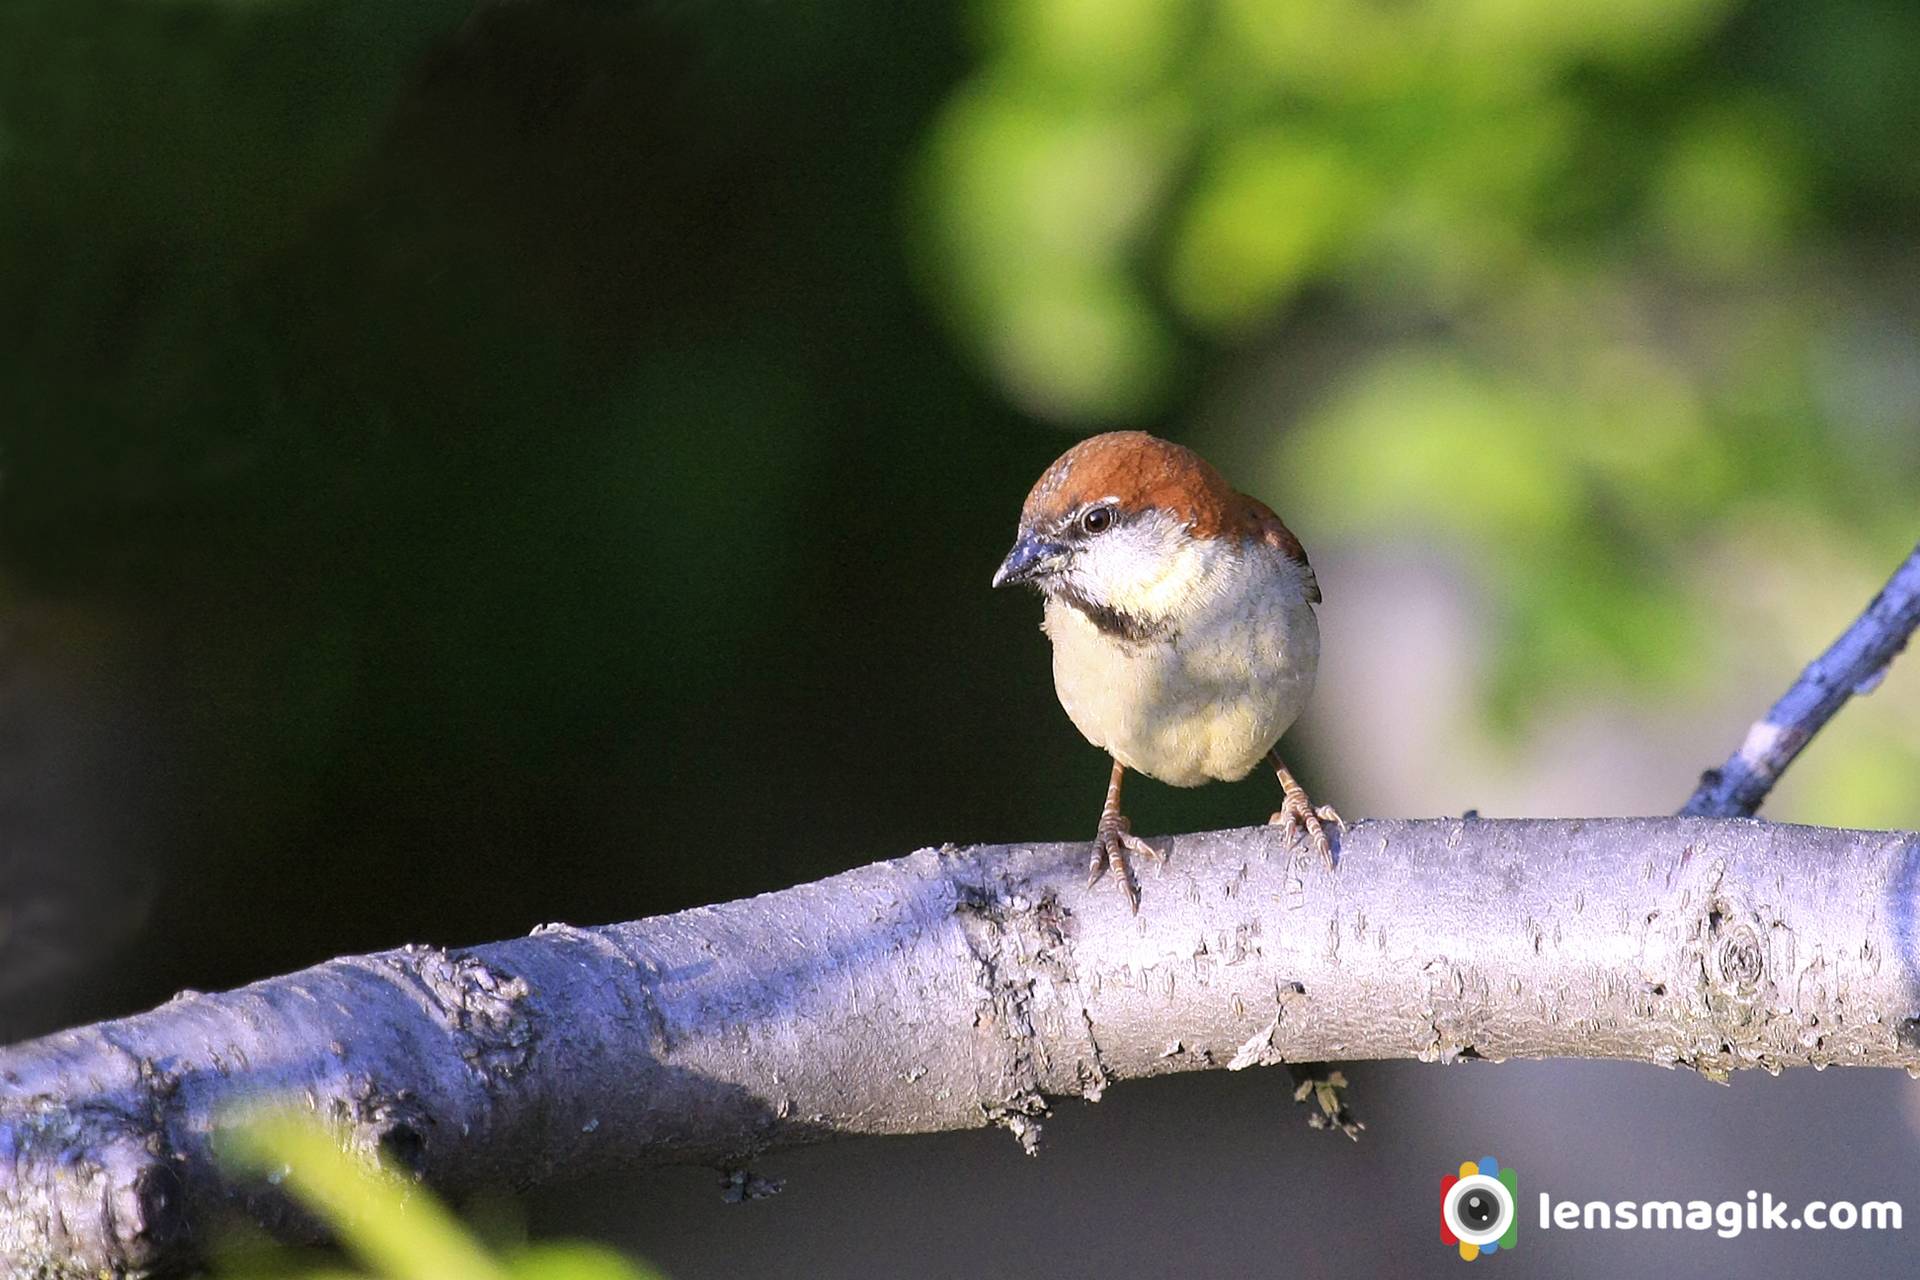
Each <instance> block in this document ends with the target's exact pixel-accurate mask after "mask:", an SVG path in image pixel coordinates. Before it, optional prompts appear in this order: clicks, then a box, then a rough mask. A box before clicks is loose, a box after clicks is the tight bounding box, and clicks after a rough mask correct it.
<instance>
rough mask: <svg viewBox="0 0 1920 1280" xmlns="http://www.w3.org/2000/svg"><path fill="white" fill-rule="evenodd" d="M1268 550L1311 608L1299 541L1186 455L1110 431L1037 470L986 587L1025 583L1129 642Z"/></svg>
mask: <svg viewBox="0 0 1920 1280" xmlns="http://www.w3.org/2000/svg"><path fill="white" fill-rule="evenodd" d="M1275 550H1278V551H1279V552H1280V553H1281V554H1282V556H1283V557H1287V556H1290V557H1292V558H1293V559H1296V560H1297V561H1298V565H1299V568H1300V570H1302V571H1303V572H1304V574H1305V578H1304V583H1305V585H1306V586H1307V587H1308V588H1309V589H1310V592H1311V594H1310V598H1312V599H1318V598H1319V594H1318V590H1317V588H1312V587H1311V584H1312V570H1310V569H1307V568H1306V557H1305V555H1304V554H1303V553H1302V552H1301V551H1300V544H1299V542H1298V541H1296V540H1295V539H1294V537H1293V535H1292V534H1291V533H1288V532H1287V531H1286V527H1285V526H1284V525H1282V524H1281V523H1280V521H1279V519H1278V517H1276V516H1275V515H1274V514H1273V512H1272V511H1271V510H1269V509H1268V508H1267V507H1266V506H1265V505H1264V504H1263V503H1261V502H1259V501H1258V500H1256V499H1253V498H1249V497H1247V496H1246V495H1245V494H1242V493H1240V492H1238V491H1236V490H1235V489H1234V488H1233V486H1232V485H1230V484H1228V483H1227V481H1226V479H1225V478H1224V477H1223V476H1222V475H1221V474H1220V473H1219V472H1218V471H1216V470H1214V468H1213V467H1212V466H1211V465H1210V464H1208V462H1207V461H1206V459H1204V458H1202V457H1201V456H1200V455H1199V454H1197V453H1195V452H1194V451H1193V450H1191V449H1187V448H1184V447H1182V446H1180V445H1177V444H1173V443H1170V442H1169V441H1166V440H1161V439H1158V438H1156V437H1154V436H1150V435H1148V434H1146V433H1145V432H1143V431H1114V432H1109V433H1107V434H1105V435H1098V436H1093V437H1091V438H1089V439H1086V440H1082V441H1081V442H1080V443H1079V444H1077V445H1075V446H1074V447H1073V448H1071V449H1069V450H1067V451H1066V452H1065V453H1064V454H1062V455H1061V456H1060V457H1059V458H1058V459H1057V460H1055V462H1054V463H1053V465H1052V466H1050V467H1048V468H1047V470H1046V472H1045V474H1043V475H1042V476H1041V477H1040V480H1039V483H1037V484H1035V485H1034V486H1033V491H1032V492H1031V493H1029V494H1028V495H1027V502H1026V506H1025V507H1023V508H1022V509H1021V512H1020V530H1019V534H1018V536H1017V537H1016V538H1015V540H1014V544H1013V549H1012V550H1011V551H1009V552H1008V553H1007V557H1006V559H1005V560H1004V561H1002V562H1001V564H1000V568H999V570H998V571H997V572H996V573H995V574H994V575H993V585H994V586H996V587H1003V586H1009V585H1012V584H1014V583H1026V584H1029V585H1031V586H1033V587H1036V588H1037V589H1039V590H1040V591H1042V592H1044V593H1046V594H1047V595H1049V596H1052V597H1055V598H1056V599H1059V600H1061V601H1063V602H1065V603H1067V604H1070V605H1072V606H1074V607H1075V608H1077V609H1079V610H1080V611H1081V612H1082V613H1084V614H1086V615H1087V616H1088V617H1089V618H1090V619H1092V620H1093V621H1094V623H1095V624H1096V625H1098V626H1100V628H1101V629H1102V630H1105V631H1108V632H1111V633H1114V634H1117V635H1121V636H1125V637H1127V638H1130V639H1141V638H1146V637H1149V636H1152V635H1154V634H1157V633H1164V632H1166V631H1170V630H1177V629H1178V628H1179V627H1180V626H1181V624H1182V622H1183V619H1184V617H1185V615H1187V614H1188V613H1189V612H1190V611H1192V610H1195V609H1198V608H1203V607H1204V606H1205V604H1206V603H1207V601H1208V600H1209V599H1211V598H1213V597H1215V596H1217V595H1219V594H1220V593H1221V592H1223V591H1224V590H1226V589H1227V575H1231V574H1232V573H1233V572H1234V571H1235V569H1236V567H1237V566H1238V565H1240V564H1242V563H1245V562H1246V561H1247V559H1248V557H1250V556H1252V557H1260V556H1264V555H1267V554H1268V553H1270V552H1272V551H1275Z"/></svg>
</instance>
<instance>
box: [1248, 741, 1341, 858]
mask: <svg viewBox="0 0 1920 1280" xmlns="http://www.w3.org/2000/svg"><path fill="white" fill-rule="evenodd" d="M1267 759H1269V760H1271V761H1273V771H1274V773H1275V775H1276V776H1278V777H1279V779H1280V793H1281V795H1282V796H1283V797H1285V798H1284V799H1283V800H1282V801H1281V803H1280V811H1279V812H1278V813H1276V814H1274V815H1273V817H1271V818H1269V819H1267V821H1268V822H1269V823H1270V824H1272V825H1275V826H1280V827H1284V828H1285V829H1286V832H1287V839H1288V842H1289V843H1291V842H1292V841H1293V840H1294V839H1295V838H1297V837H1298V836H1302V835H1304V836H1306V838H1307V843H1308V844H1310V845H1312V846H1313V851H1314V852H1315V853H1317V854H1319V855H1320V856H1321V857H1322V858H1323V859H1325V860H1326V864H1327V865H1328V866H1329V867H1331V866H1332V865H1333V842H1332V841H1331V840H1329V839H1327V829H1326V827H1325V826H1323V825H1322V824H1323V823H1327V822H1331V823H1332V824H1333V825H1334V826H1336V827H1338V828H1339V829H1340V830H1341V832H1342V833H1345V831H1346V829H1347V821H1346V819H1345V818H1342V817H1341V816H1340V815H1339V814H1338V813H1335V812H1334V809H1333V806H1332V805H1330V804H1323V805H1321V806H1320V807H1319V808H1317V809H1316V808H1314V805H1313V801H1311V800H1309V799H1307V789H1306V788H1305V787H1303V786H1301V785H1300V783H1299V781H1298V780H1296V779H1295V778H1294V776H1293V771H1292V770H1290V769H1288V768H1287V762H1286V761H1284V760H1282V759H1281V758H1280V752H1279V751H1278V750H1274V751H1270V752H1268V753H1267Z"/></svg>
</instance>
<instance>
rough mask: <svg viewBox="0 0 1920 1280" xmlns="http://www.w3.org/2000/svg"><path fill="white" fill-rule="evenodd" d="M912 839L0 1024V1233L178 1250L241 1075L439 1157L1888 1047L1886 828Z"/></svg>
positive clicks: (529, 1176)
mask: <svg viewBox="0 0 1920 1280" xmlns="http://www.w3.org/2000/svg"><path fill="white" fill-rule="evenodd" d="M1163 847H1164V848H1165V849H1166V850H1167V852H1168V853H1169V854H1170V855H1171V857H1170V861H1169V863H1168V864H1167V865H1166V866H1165V867H1159V866H1150V867H1148V868H1147V869H1146V870H1145V872H1144V874H1143V881H1144V883H1143V888H1144V891H1145V902H1144V905H1143V906H1142V909H1141V913H1140V915H1139V916H1137V917H1136V916H1134V915H1133V914H1132V913H1130V912H1129V911H1128V909H1127V904H1126V902H1125V900H1124V898H1123V897H1122V895H1121V894H1120V893H1119V892H1118V891H1116V890H1115V889H1114V888H1113V886H1112V885H1111V884H1103V885H1100V886H1096V887H1094V888H1093V889H1088V888H1087V887H1085V886H1084V885H1083V884H1082V876H1083V872H1082V868H1083V866H1084V864H1085V847H1084V846H1082V845H1012V846H990V847H983V848H976V849H969V850H964V851H956V850H953V849H951V848H949V849H942V850H938V851H935V850H923V851H921V852H919V853H915V854H912V855H911V856H909V857H906V858H902V859H899V860H897V861H893V862H883V863H878V864H875V865H873V866H868V867H862V868H859V869H857V870H854V871H849V872H847V873H846V874H844V875H839V876H835V877H833V878H831V879H828V880H823V881H820V882H818V883H815V884H807V885H800V886H798V887H796V888H792V889H787V890H784V891H782V892H779V893H771V894H766V895H763V896H761V897H758V898H751V899H747V900H744V901H740V902H732V903H727V904H725V905H722V906H715V907H702V908H699V909H697V910H693V911H686V912H681V913H680V914H678V915H672V916H664V917H660V918H656V919H652V920H642V921H637V922H633V923H628V924H617V925H610V926H607V927H604V928H595V929H580V928H573V927H569V926H547V927H543V928H541V929H538V930H536V931H535V932H534V934H533V935H532V936H531V937H527V938H522V939H518V940H514V941H510V942H501V943H496V944H493V945H489V946H482V947H475V948H471V949H466V950H459V951H445V950H441V949H438V948H430V947H410V948H405V949H402V950H399V951H392V952H386V953H383V954H379V955H372V956H362V957H350V958H344V959H339V960H333V961H330V962H328V963H326V964H322V965H319V966H316V967H314V968H312V969H308V970H306V971H304V972H301V973H296V974H292V975H289V976H287V977H282V978H275V979H271V980H269V981H266V982H260V983H256V984H254V985H252V986H249V987H245V988H242V989H241V990H238V991H234V992H230V993H227V994H223V995H201V994H187V995H184V996H182V997H180V998H177V999H175V1000H174V1001H172V1002H170V1003H169V1004H167V1005H165V1006H163V1007H161V1008H159V1009H156V1010H154V1011H152V1012H150V1013H145V1014H141V1015H139V1016H137V1017H132V1018H126V1019H122V1020H119V1021H115V1022H108V1023H102V1024H99V1025H96V1026H91V1027H85V1028H81V1029H78V1030H75V1031H69V1032H64V1033H61V1034H58V1035H54V1036H49V1037H46V1038H44V1039H41V1040H37V1041H32V1042H29V1043H26V1044H22V1045H18V1046H15V1047H13V1048H10V1049H4V1050H0V1270H4V1272H5V1274H7V1275H9V1276H15V1275H25V1276H80V1275H96V1274H100V1273H112V1274H140V1273H146V1272H149V1271H152V1270H156V1269H170V1268H173V1267H177V1266H179V1265H181V1264H184V1263H187V1262H190V1261H191V1260H192V1259H193V1257H194V1256H195V1255H194V1250H195V1244H196V1241H200V1240H204V1239H205V1237H206V1232H207V1228H208V1226H209V1224H210V1223H213V1222H215V1221H217V1219H218V1218H219V1217H220V1215H221V1214H223V1213H227V1212H234V1211H237V1212H243V1213H246V1214H248V1215H250V1216H252V1217H254V1218H256V1219H258V1220H260V1221H263V1222H265V1223H267V1224H268V1225H269V1226H273V1227H275V1228H277V1229H282V1230H285V1229H288V1227H289V1223H288V1221H287V1219H286V1216H285V1208H284V1206H283V1205H281V1204H280V1203H278V1202H277V1201H276V1200H275V1198H274V1197H273V1194H272V1193H271V1190H270V1189H269V1188H266V1187H264V1186H260V1185H249V1184H247V1183H245V1182H242V1181H237V1180H234V1179H232V1178H230V1177H229V1176H228V1175H227V1174H225V1173H223V1171H222V1169H221V1168H220V1167H219V1166H218V1164H217V1163H216V1161H215V1160H214V1159H213V1158H212V1156H211V1152H210V1144H211V1143H210V1135H211V1134H212V1133H213V1132H214V1130H215V1128H216V1125H217V1122H218V1119H219V1117H220V1116H221V1114H222V1113H223V1111H224V1110H225V1109H226V1108H228V1107H230V1106H232V1105H233V1104H235V1103H236V1102H238V1101H241V1100H244V1099H254V1098H259V1097H262V1096H271V1095H278V1096H284V1097H286V1098H290V1099H292V1100H294V1101H295V1102H296V1103H297V1104H298V1105H300V1106H303V1107H306V1108H309V1109H311V1110H313V1111H316V1112H318V1113H320V1114H322V1115H324V1116H327V1117H330V1118H332V1119H333V1120H335V1121H337V1122H339V1123H341V1124H343V1125H345V1126H346V1127H347V1130H348V1132H349V1133H350V1134H351V1135H352V1140H353V1141H355V1142H356V1143H358V1144H359V1145H361V1146H364V1147H376V1146H377V1147H384V1148H386V1149H387V1150H389V1151H390V1152H392V1153H394V1154H395V1155H397V1156H398V1157H399V1158H401V1159H402V1160H405V1161H407V1162H408V1163H410V1164H411V1165H413V1166H414V1167H415V1168H416V1169H417V1170H418V1171H419V1172H420V1173H421V1175H422V1176H423V1177H424V1178H425V1180H426V1181H428V1182H429V1183H431V1184H433V1185H435V1186H438V1187H441V1188H443V1189H446V1190H448V1191H451V1192H454V1193H459V1192H461V1191H464V1190H468V1189H472V1188H475V1187H479V1186H483V1185H488V1184H499V1183H506V1184H513V1185H525V1184H531V1183H536V1182H541V1181H544V1180H547V1179H551V1178H555V1177H558V1176H561V1175H563V1174H564V1175H565V1176H568V1177H579V1176H585V1175H588V1174H591V1173H595V1172H598V1171H603V1170H609V1169H616V1168H622V1167H629V1166H634V1165H641V1164H649V1163H660V1162H703V1163H710V1164H716V1165H721V1166H734V1167H737V1166H738V1165H739V1163H740V1162H742V1161H744V1160H746V1159H748V1158H750V1157H751V1156H753V1155H754V1154H756V1153H758V1152H761V1151H764V1150H766V1149H768V1148H770V1147H774V1146H777V1145H782V1144H789V1143H796V1142H807V1141H812V1140H816V1139H820V1138H825V1137H829V1136H836V1135H849V1134H897V1133H920V1132H928V1131H933V1130H941V1129H956V1128H965V1127H969V1126H978V1125H985V1124H1001V1125H1004V1126H1006V1127H1007V1128H1009V1129H1011V1130H1012V1131H1013V1132H1014V1134H1015V1135H1016V1136H1017V1137H1019V1138H1020V1140H1021V1142H1022V1143H1023V1144H1024V1145H1026V1146H1027V1147H1028V1149H1030V1150H1031V1149H1032V1148H1033V1147H1034V1145H1035V1144H1036V1142H1037V1140H1038V1136H1039V1121H1040V1119H1041V1118H1042V1117H1043V1116H1044V1114H1045V1112H1046V1107H1047V1099H1048V1098H1050V1097H1058V1096H1063V1095H1078V1096H1082V1097H1086V1098H1090V1099H1092V1098H1098V1097H1099V1096H1100V1095H1101V1093H1102V1091H1103V1090H1105V1089H1106V1088H1107V1086H1108V1085H1110V1084H1113V1083H1116V1082H1118V1081H1123V1080H1131V1079H1137V1078H1141V1077H1145V1076H1153V1075H1160V1074H1165V1073H1168V1072H1174V1071H1192V1070H1201V1069H1207V1068H1227V1069H1236V1068H1240V1067H1245V1066H1255V1065H1266V1064H1270V1063H1277V1062H1281V1061H1293V1062H1298V1061H1302V1060H1326V1061H1340V1060H1351V1059H1361V1058H1420V1059H1423V1060H1429V1061H1445V1060H1453V1059H1458V1058H1466V1057H1473V1058H1490V1059H1500V1058H1509V1057H1527V1058H1545V1057H1584V1058H1622V1059H1633V1060H1638V1061H1643V1062H1651V1063H1657V1064H1660V1065H1663V1066H1686V1067H1691V1068H1694V1069H1697V1070H1699V1071H1702V1072H1704V1073H1707V1074H1709V1075H1712V1076H1716V1077H1722V1076H1724V1073H1726V1072H1727V1071H1729V1070H1732V1069H1734V1068H1741V1067H1761V1068H1764V1069H1767V1070H1777V1069H1779V1068H1781V1067H1785V1066H1796V1065H1814V1066H1824V1065H1827V1064H1855V1065H1862V1066H1880V1067H1906V1068H1908V1069H1909V1070H1910V1071H1911V1070H1920V1030H1917V1029H1920V971H1917V970H1916V966H1917V965H1920V942H1917V941H1916V938H1915V933H1914V930H1915V922H1914V902H1915V898H1916V891H1920V837H1916V836H1915V835H1912V834H1908V833H1893V832H1859V831H1839V830H1828V829H1821V828H1808V827H1792V826H1776V825H1771V824H1767V823H1761V822H1756V821H1751V820H1724V821H1723V820H1707V819H1693V818H1670V819H1615V820H1594V821H1479V820H1436V821H1419V822H1410V821H1393V822H1363V823H1360V824H1358V825H1356V826H1355V827H1354V828H1353V829H1352V830H1351V831H1350V832H1349V833H1348V834H1347V836H1346V838H1345V840H1344V841H1343V842H1342V849H1341V860H1340V865H1339V867H1338V868H1337V869H1336V870H1333V871H1328V870H1326V869H1324V868H1322V867H1320V866H1318V865H1315V864H1314V863H1313V861H1312V860H1311V859H1306V860H1303V859H1301V858H1300V857H1298V856H1297V855H1296V854H1293V853H1290V851H1289V850H1288V849H1287V848H1286V847H1285V846H1284V844H1283V843H1282V841H1281V837H1280V836H1279V834H1278V833H1277V832H1276V831H1275V830H1273V829H1269V828H1256V829H1252V830H1245V831H1229V832H1219V833H1213V834H1206V835H1195V836H1186V837H1178V838H1170V839H1166V840H1164V841H1163Z"/></svg>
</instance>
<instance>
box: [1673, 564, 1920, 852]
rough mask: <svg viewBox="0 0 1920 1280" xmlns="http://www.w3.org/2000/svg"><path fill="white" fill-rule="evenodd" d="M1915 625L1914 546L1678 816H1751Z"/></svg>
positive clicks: (1918, 620)
mask: <svg viewBox="0 0 1920 1280" xmlns="http://www.w3.org/2000/svg"><path fill="white" fill-rule="evenodd" d="M1916 626H1920V547H1915V548H1914V549H1913V554H1912V555H1910V556H1908V557H1907V560H1906V563H1905V564H1902V565H1901V566H1900V568H1899V569H1897V570H1896V571H1895V572H1894V575H1893V577H1892V578H1891V579H1889V580H1888V582H1887V585H1886V586H1884V587H1882V588H1881V589H1880V594H1879V595H1877V596H1875V597H1874V598H1873V602H1872V603H1871V604H1869V605H1868V606H1867V608H1866V612H1864V613H1862V614H1861V615H1860V616H1859V617H1858V618H1856V619H1854V622H1853V625H1852V626H1850V627H1848V628H1847V629H1846V630H1845V631H1844V632H1842V633H1841V635H1840V638H1839V639H1838V640H1835V641H1834V642H1833V643H1832V644H1831V645H1829V646H1828V648H1827V651H1826V652H1825V653H1823V654H1821V655H1820V656H1819V657H1817V658H1815V659H1814V660H1813V661H1812V662H1810V663H1808V664H1807V669H1806V670H1805V671H1802V672H1801V673H1800V678H1799V679H1798V680H1796V681H1794V682H1793V687H1792V688H1790V689H1788V690H1787V691H1786V693H1784V694H1783V695H1781V698H1780V701H1778V702H1776V703H1774V704H1773V709H1772V710H1770V711H1768V712H1767V718H1766V719H1764V720H1761V721H1759V722H1758V723H1756V724H1755V725H1754V726H1753V727H1752V728H1751V729H1749V730H1747V737H1746V741H1744V742H1742V743H1741V744H1740V748H1739V750H1737V751H1735V752H1734V753H1733V754H1732V755H1731V756H1729V757H1728V758H1727V762H1726V763H1725V764H1723V765H1721V766H1720V767H1719V768H1718V769H1709V770H1707V771H1706V772H1705V773H1703V774H1701V775H1700V786H1699V788H1698V789H1696V790H1695V791H1694V793H1693V797H1692V799H1690V800H1688V801H1687V803H1686V805H1685V807H1683V808H1682V809H1681V810H1680V812H1682V813H1687V814H1693V815H1695V816H1697V817H1718V818H1739V817H1747V816H1750V815H1751V814H1753V813H1755V812H1757V811H1758V810H1759V808H1760V804H1761V802H1762V801H1764V800H1765V799H1766V798H1767V793H1768V792H1769V791H1771V790H1773V784H1774V783H1776V782H1778V781H1779V780H1780V775H1781V773H1783V772H1785V770H1786V767H1787V766H1788V765H1790V764H1792V763H1793V758H1794V757H1795V756H1797V755H1799V754H1800V752H1801V750H1802V749H1803V748H1804V747H1805V746H1806V745H1807V744H1808V743H1809V742H1811V741H1813V735H1814V734H1816V733H1818V732H1820V730H1821V729H1822V728H1823V727H1824V726H1825V725H1826V723H1827V721H1829V720H1831V719H1833V715H1834V713H1835V712H1836V711H1838V710H1840V708H1841V707H1842V706H1844V705H1845V704H1846V701H1847V699H1848V698H1850V697H1852V696H1853V695H1854V694H1856V693H1860V694H1865V693H1871V692H1872V691H1873V689H1874V687H1875V686H1876V685H1878V684H1879V683H1880V679H1881V677H1882V676H1883V675H1885V674H1886V670H1887V664H1888V663H1889V662H1892V661H1893V659H1894V656H1895V655H1896V654H1898V653H1899V652H1900V651H1901V650H1902V649H1904V648H1906V647H1907V637H1909V636H1911V635H1912V634H1913V629H1914V628H1915V627H1916Z"/></svg>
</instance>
